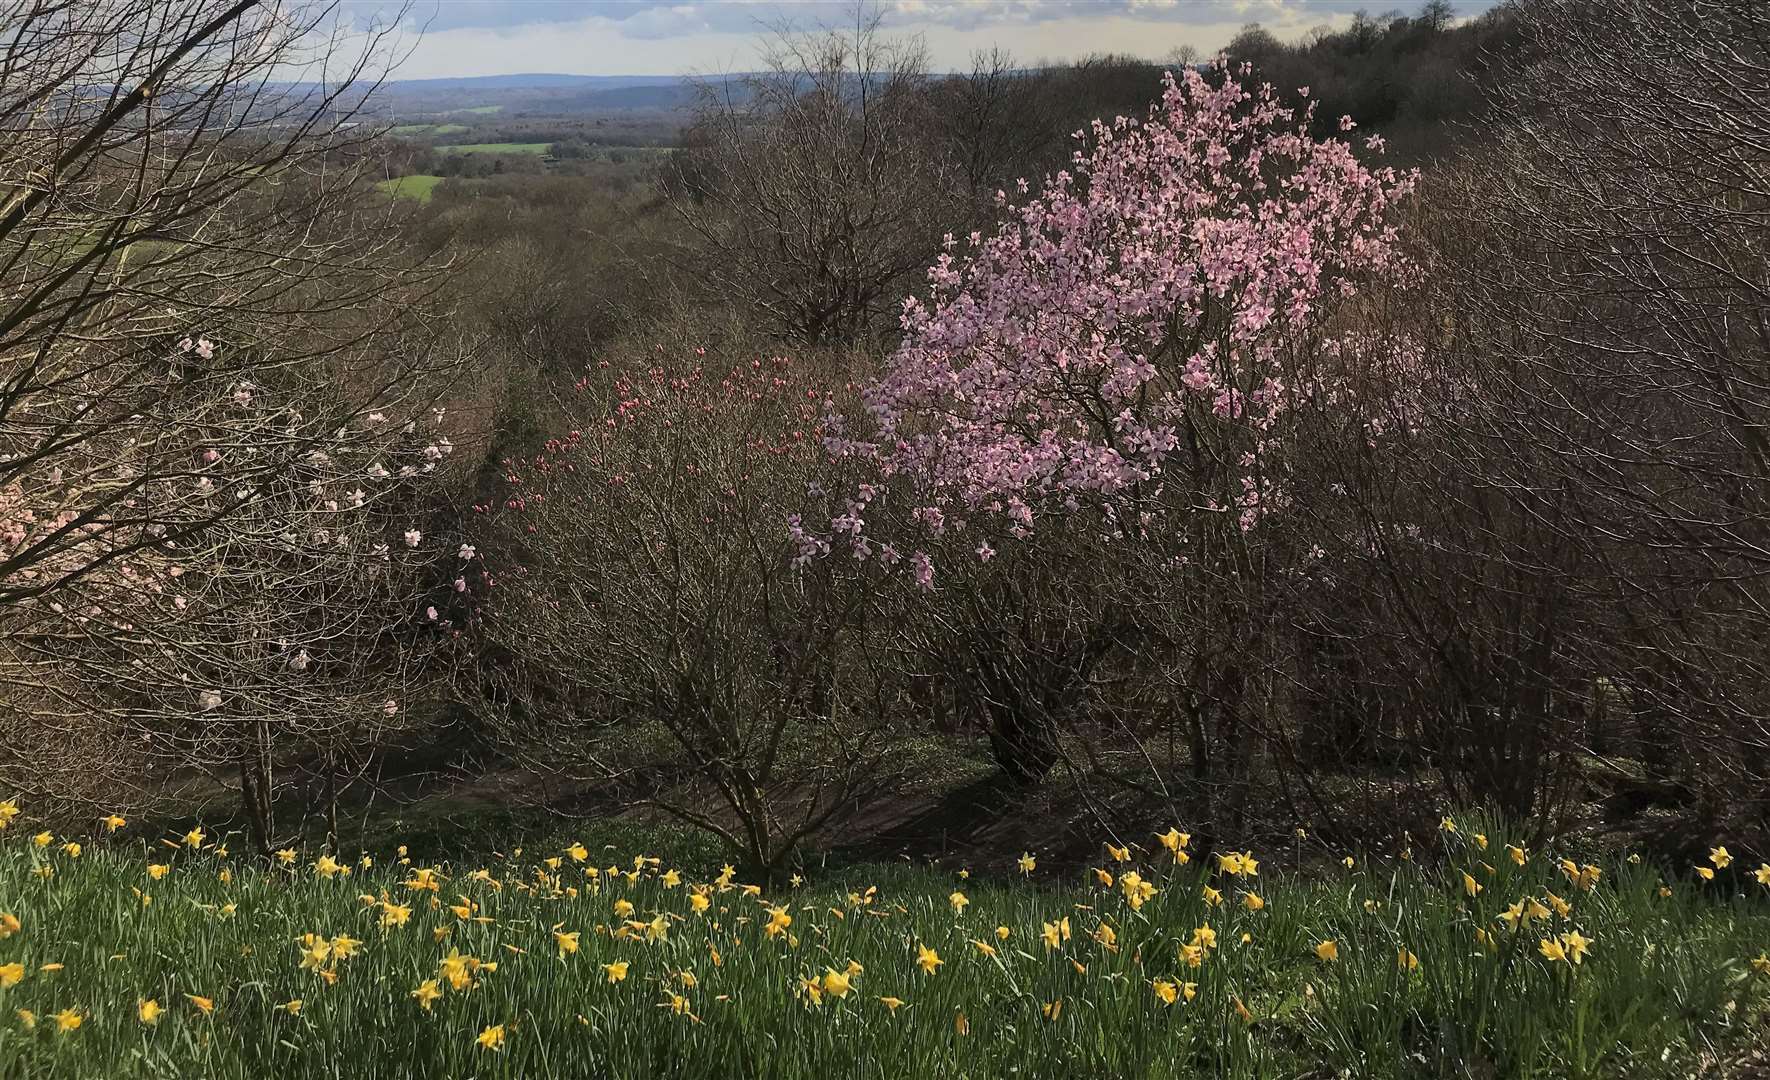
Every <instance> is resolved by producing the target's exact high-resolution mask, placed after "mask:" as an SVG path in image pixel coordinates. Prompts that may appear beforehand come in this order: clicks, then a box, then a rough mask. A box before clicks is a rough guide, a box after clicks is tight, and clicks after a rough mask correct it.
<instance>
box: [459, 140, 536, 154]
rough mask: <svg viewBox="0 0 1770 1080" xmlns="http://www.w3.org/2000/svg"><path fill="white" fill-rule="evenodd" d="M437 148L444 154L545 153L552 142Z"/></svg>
mask: <svg viewBox="0 0 1770 1080" xmlns="http://www.w3.org/2000/svg"><path fill="white" fill-rule="evenodd" d="M437 149H438V150H439V151H441V152H443V153H445V154H545V153H547V152H548V151H549V150H551V149H553V144H552V143H544V142H490V143H461V144H460V145H457V146H439V147H437Z"/></svg>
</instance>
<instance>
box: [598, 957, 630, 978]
mask: <svg viewBox="0 0 1770 1080" xmlns="http://www.w3.org/2000/svg"><path fill="white" fill-rule="evenodd" d="M628 967H629V965H628V963H627V961H625V960H616V961H615V962H614V963H612V964H604V965H602V970H603V973H604V974H605V975H607V976H608V981H609V982H611V983H618V982H620V981H621V980H622V979H625V978H626V977H627V968H628Z"/></svg>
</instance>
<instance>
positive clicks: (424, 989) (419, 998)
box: [412, 979, 443, 1012]
mask: <svg viewBox="0 0 1770 1080" xmlns="http://www.w3.org/2000/svg"><path fill="white" fill-rule="evenodd" d="M442 996H443V995H442V990H440V989H439V988H438V987H437V984H436V980H435V979H425V980H424V981H423V982H421V983H419V984H418V989H416V990H414V991H412V999H413V1000H414V1001H416V1002H417V1003H418V1004H419V1005H421V1006H422V1007H423V1008H424V1011H425V1012H429V1011H430V1006H431V1004H432V1003H433V1002H435V1001H436V1000H437V999H438V998H440V997H442Z"/></svg>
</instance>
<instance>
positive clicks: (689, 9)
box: [346, 0, 1492, 79]
mask: <svg viewBox="0 0 1770 1080" xmlns="http://www.w3.org/2000/svg"><path fill="white" fill-rule="evenodd" d="M1412 6H1418V5H1417V3H1415V4H1413V5H1412ZM1490 6H1492V0H1466V2H1464V3H1459V4H1458V5H1457V10H1458V14H1459V15H1473V14H1477V13H1478V12H1480V11H1481V10H1485V9H1486V8H1487V7H1490ZM346 8H347V10H348V11H349V13H350V14H351V15H352V17H354V18H355V19H356V20H358V21H359V22H366V21H368V20H371V19H375V18H382V19H385V18H387V13H388V12H389V11H390V10H392V9H391V7H390V5H389V4H387V3H386V2H384V0H346ZM1360 8H1365V9H1369V10H1372V11H1381V10H1386V9H1385V8H1384V7H1383V5H1382V4H1381V3H1374V4H1373V3H1369V2H1365V0H886V2H884V3H882V4H880V5H879V6H878V10H879V11H880V13H881V14H882V15H883V17H884V23H885V25H886V27H888V28H889V30H890V32H891V33H893V34H896V35H906V34H916V35H920V36H921V37H922V38H923V40H924V41H925V42H926V44H927V46H928V50H929V53H930V55H931V56H932V59H933V62H934V66H935V68H936V69H941V70H947V69H954V68H959V67H963V66H965V65H966V64H967V61H968V58H969V57H970V55H971V53H972V52H973V51H975V50H978V49H989V48H995V47H1000V48H1005V49H1007V50H1009V51H1010V52H1012V53H1013V54H1014V55H1015V56H1016V57H1018V58H1020V59H1021V60H1022V61H1023V62H1029V63H1030V62H1032V61H1036V60H1068V59H1075V58H1077V57H1081V56H1085V55H1088V54H1090V53H1103V52H1113V53H1128V54H1131V55H1136V56H1142V57H1145V58H1148V59H1161V58H1163V57H1165V56H1167V55H1168V54H1169V53H1170V52H1171V51H1172V50H1174V49H1175V48H1178V47H1180V46H1183V45H1190V46H1192V47H1194V48H1196V49H1199V50H1200V51H1202V52H1205V53H1209V52H1212V51H1214V50H1216V49H1218V48H1221V47H1222V46H1223V45H1224V44H1225V43H1227V42H1228V41H1229V39H1230V38H1232V37H1233V36H1234V35H1235V33H1236V32H1237V31H1238V30H1239V29H1241V27H1242V26H1244V25H1246V24H1247V23H1250V22H1258V23H1260V24H1261V25H1263V26H1265V27H1266V28H1267V29H1268V30H1271V31H1272V32H1273V33H1275V34H1277V35H1278V36H1279V37H1281V38H1284V39H1287V40H1288V39H1291V38H1295V37H1299V36H1301V35H1303V34H1305V33H1307V32H1308V31H1309V30H1310V29H1311V28H1313V27H1317V26H1327V27H1339V26H1343V25H1344V24H1345V23H1346V22H1347V21H1348V20H1350V19H1351V17H1352V13H1353V12H1354V11H1356V10H1359V9H1360ZM1404 10H1411V8H1406V9H1404ZM852 18H853V7H852V5H850V4H848V3H844V2H832V0H697V2H686V3H663V2H658V0H504V2H495V0H415V2H414V4H413V6H412V10H411V11H410V13H409V14H408V16H407V18H406V20H405V21H404V25H403V31H404V32H403V34H402V40H403V42H404V44H405V46H406V47H407V48H408V49H409V53H408V55H407V57H406V60H405V61H404V63H403V64H401V66H400V67H399V69H398V71H397V73H396V75H395V78H401V79H419V78H433V77H444V76H467V75H511V74H519V73H528V72H559V73H566V74H576V75H678V74H686V73H691V72H715V71H742V70H748V69H750V68H753V67H754V66H755V64H756V59H757V40H758V37H759V36H760V35H761V34H763V33H764V32H766V29H767V28H768V27H770V26H774V25H777V24H780V23H781V22H783V21H787V22H791V23H794V24H797V25H800V26H803V27H808V28H810V27H816V26H818V25H841V24H843V23H844V22H851V21H852ZM420 31H422V33H421V34H420Z"/></svg>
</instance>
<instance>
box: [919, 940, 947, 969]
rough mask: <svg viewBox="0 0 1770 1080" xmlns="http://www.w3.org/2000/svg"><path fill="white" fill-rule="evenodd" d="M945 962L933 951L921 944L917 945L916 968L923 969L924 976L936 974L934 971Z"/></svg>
mask: <svg viewBox="0 0 1770 1080" xmlns="http://www.w3.org/2000/svg"><path fill="white" fill-rule="evenodd" d="M945 962H946V961H944V960H942V959H941V958H940V954H939V953H937V952H935V951H934V950H933V949H930V948H929V947H928V946H926V945H924V944H922V943H921V942H917V943H916V966H917V967H919V968H921V969H922V974H924V975H932V974H934V969H935V968H937V967H939V966H940V965H941V964H943V963H945Z"/></svg>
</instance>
